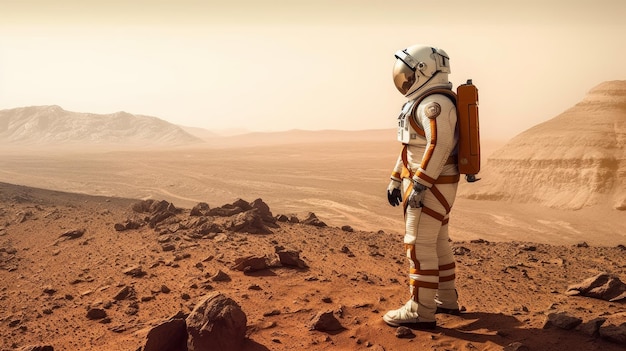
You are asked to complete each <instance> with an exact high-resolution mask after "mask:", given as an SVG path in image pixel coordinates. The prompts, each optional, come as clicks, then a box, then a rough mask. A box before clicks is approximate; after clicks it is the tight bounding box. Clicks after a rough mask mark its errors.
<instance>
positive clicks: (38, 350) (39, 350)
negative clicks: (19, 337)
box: [20, 345, 54, 351]
mask: <svg viewBox="0 0 626 351" xmlns="http://www.w3.org/2000/svg"><path fill="white" fill-rule="evenodd" d="M20 351H54V347H52V346H50V345H45V346H24V347H22V348H21V349H20Z"/></svg>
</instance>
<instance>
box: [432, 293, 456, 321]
mask: <svg viewBox="0 0 626 351" xmlns="http://www.w3.org/2000/svg"><path fill="white" fill-rule="evenodd" d="M457 300H458V295H457V292H456V289H442V288H439V290H438V291H437V297H436V298H435V302H436V303H437V310H436V311H435V313H445V314H452V315H455V316H458V315H459V314H461V311H460V310H459V303H458V302H457Z"/></svg>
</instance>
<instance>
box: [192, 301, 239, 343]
mask: <svg viewBox="0 0 626 351" xmlns="http://www.w3.org/2000/svg"><path fill="white" fill-rule="evenodd" d="M186 322H187V334H188V339H187V348H188V351H202V350H224V351H231V350H232V351H235V350H239V349H240V348H241V346H242V345H243V342H244V340H245V337H246V324H247V322H248V321H247V318H246V315H245V313H244V312H243V311H242V310H241V307H239V305H238V304H237V303H236V302H235V301H233V300H232V299H230V298H228V297H226V296H225V295H223V294H221V293H217V292H216V293H213V294H211V295H208V296H206V297H205V298H203V299H202V300H201V301H200V302H198V304H197V305H196V306H195V307H194V309H193V311H192V312H191V313H190V314H189V316H188V317H187V319H186Z"/></svg>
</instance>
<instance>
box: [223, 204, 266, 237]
mask: <svg viewBox="0 0 626 351" xmlns="http://www.w3.org/2000/svg"><path fill="white" fill-rule="evenodd" d="M230 229H231V230H232V231H235V232H241V233H251V234H271V233H272V231H271V230H270V229H269V228H268V227H267V226H266V225H265V222H264V221H263V218H262V217H261V214H260V212H259V210H258V209H256V208H255V209H252V210H250V211H246V212H242V213H239V214H237V216H236V217H235V218H234V219H233V220H232V222H231V225H230Z"/></svg>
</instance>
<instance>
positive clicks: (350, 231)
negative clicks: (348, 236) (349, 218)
mask: <svg viewBox="0 0 626 351" xmlns="http://www.w3.org/2000/svg"><path fill="white" fill-rule="evenodd" d="M341 230H343V231H344V232H348V233H352V232H354V229H352V227H351V226H349V225H344V226H342V227H341Z"/></svg>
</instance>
